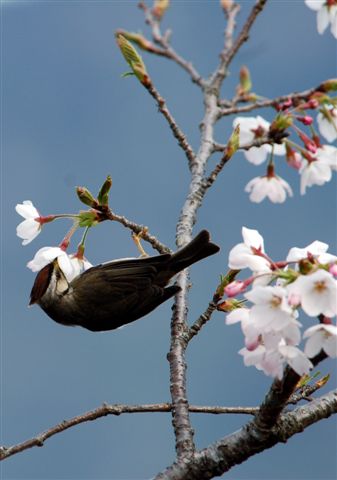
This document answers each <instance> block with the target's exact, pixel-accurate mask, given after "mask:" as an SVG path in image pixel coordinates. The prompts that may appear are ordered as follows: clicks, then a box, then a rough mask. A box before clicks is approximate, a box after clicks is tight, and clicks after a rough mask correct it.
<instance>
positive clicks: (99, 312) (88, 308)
mask: <svg viewBox="0 0 337 480" xmlns="http://www.w3.org/2000/svg"><path fill="white" fill-rule="evenodd" d="M218 251H219V247H218V246H217V245H215V244H214V243H212V242H211V241H210V236H209V233H208V232H207V231H206V230H202V231H201V232H200V233H199V235H197V236H196V237H195V238H194V239H193V240H192V241H191V242H190V243H189V244H188V245H186V247H184V248H182V249H181V250H179V251H178V252H176V253H174V254H173V255H171V254H164V255H158V256H155V257H148V258H138V259H130V260H128V259H127V260H114V261H111V262H107V263H103V264H101V265H97V266H96V267H92V268H89V269H88V270H86V271H85V272H83V273H82V274H81V275H79V276H78V277H76V278H75V279H74V280H73V281H72V282H70V283H68V281H67V280H66V278H65V276H64V274H63V272H62V270H61V269H60V267H59V265H58V262H57V260H54V262H52V263H50V264H48V265H46V266H45V267H44V268H42V270H40V272H39V273H38V274H37V276H36V279H35V282H34V285H33V288H32V291H31V295H30V305H32V304H34V303H37V304H39V305H40V307H41V308H42V309H43V310H44V311H45V312H46V313H47V315H49V317H51V318H52V319H53V320H55V321H56V322H58V323H61V324H62V325H68V326H71V325H80V326H81V327H84V328H87V329H88V330H91V331H93V332H99V331H103V330H113V329H115V328H118V327H120V326H122V325H125V324H127V323H130V322H133V321H134V320H137V319H138V318H141V317H143V316H144V315H147V314H148V313H149V312H151V311H152V310H154V309H155V308H156V307H158V306H159V305H160V304H161V303H163V302H165V301H166V300H168V299H169V298H171V297H172V296H173V295H175V294H176V293H177V292H178V291H179V290H180V287H178V286H175V285H172V286H167V284H168V283H169V281H170V280H171V278H172V277H173V276H174V275H176V274H177V273H178V272H180V271H181V270H184V268H187V267H189V266H190V265H192V264H193V263H196V262H198V261H199V260H202V259H203V258H206V257H208V256H210V255H213V254H214V253H217V252H218Z"/></svg>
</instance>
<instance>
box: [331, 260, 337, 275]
mask: <svg viewBox="0 0 337 480" xmlns="http://www.w3.org/2000/svg"><path fill="white" fill-rule="evenodd" d="M329 272H330V273H331V275H333V276H334V277H337V263H333V264H332V265H330V267H329Z"/></svg>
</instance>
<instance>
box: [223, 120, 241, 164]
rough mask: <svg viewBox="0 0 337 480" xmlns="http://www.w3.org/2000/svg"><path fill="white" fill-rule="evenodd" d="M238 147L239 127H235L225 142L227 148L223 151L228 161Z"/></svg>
mask: <svg viewBox="0 0 337 480" xmlns="http://www.w3.org/2000/svg"><path fill="white" fill-rule="evenodd" d="M239 146H240V125H237V126H236V127H235V129H234V130H233V132H232V135H231V136H230V138H229V140H228V142H227V146H226V150H225V154H226V157H227V158H228V159H229V158H232V156H233V155H234V153H235V152H236V151H237V150H238V148H239Z"/></svg>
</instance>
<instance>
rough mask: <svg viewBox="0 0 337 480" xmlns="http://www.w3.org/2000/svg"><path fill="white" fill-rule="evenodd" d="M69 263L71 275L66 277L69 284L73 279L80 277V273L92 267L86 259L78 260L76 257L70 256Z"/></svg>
mask: <svg viewBox="0 0 337 480" xmlns="http://www.w3.org/2000/svg"><path fill="white" fill-rule="evenodd" d="M69 258H70V262H71V266H72V272H71V275H70V276H69V275H68V278H67V280H68V282H71V281H72V280H73V279H74V278H75V277H78V276H79V275H81V273H83V272H85V270H88V268H91V267H92V264H91V263H90V262H89V261H88V260H87V259H86V258H78V256H76V255H70V257H69Z"/></svg>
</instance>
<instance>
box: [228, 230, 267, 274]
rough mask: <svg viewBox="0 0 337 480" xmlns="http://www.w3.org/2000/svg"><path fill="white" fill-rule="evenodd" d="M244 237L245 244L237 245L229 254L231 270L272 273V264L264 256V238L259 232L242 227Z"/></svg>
mask: <svg viewBox="0 0 337 480" xmlns="http://www.w3.org/2000/svg"><path fill="white" fill-rule="evenodd" d="M242 237H243V243H239V244H237V245H235V246H234V247H233V248H232V249H231V251H230V252H229V259H228V265H229V268H232V269H233V270H242V269H243V268H250V269H251V270H252V271H253V272H254V273H257V272H258V273H261V272H262V273H263V272H270V262H269V261H268V260H267V259H266V258H265V257H264V256H263V254H264V242H263V237H262V236H261V235H260V234H259V232H258V231H257V230H252V229H250V228H246V227H242ZM261 254H262V255H261Z"/></svg>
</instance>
